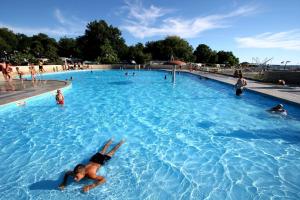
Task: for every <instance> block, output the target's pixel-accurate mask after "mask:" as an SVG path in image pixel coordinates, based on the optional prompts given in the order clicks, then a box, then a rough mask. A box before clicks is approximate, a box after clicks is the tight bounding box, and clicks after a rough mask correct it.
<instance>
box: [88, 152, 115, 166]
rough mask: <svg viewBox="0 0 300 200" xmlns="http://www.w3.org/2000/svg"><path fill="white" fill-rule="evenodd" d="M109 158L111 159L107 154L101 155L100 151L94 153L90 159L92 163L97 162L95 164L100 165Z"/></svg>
mask: <svg viewBox="0 0 300 200" xmlns="http://www.w3.org/2000/svg"><path fill="white" fill-rule="evenodd" d="M110 159H111V157H110V156H108V155H103V154H101V153H96V154H95V155H93V156H92V158H91V159H90V161H91V162H94V163H97V164H100V165H104V164H105V163H106V162H107V161H109V160H110Z"/></svg>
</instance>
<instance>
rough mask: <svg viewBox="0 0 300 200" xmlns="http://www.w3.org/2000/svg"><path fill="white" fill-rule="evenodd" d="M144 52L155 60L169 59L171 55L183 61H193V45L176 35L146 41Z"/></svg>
mask: <svg viewBox="0 0 300 200" xmlns="http://www.w3.org/2000/svg"><path fill="white" fill-rule="evenodd" d="M145 52H147V53H150V54H151V56H152V58H153V59H155V60H170V58H171V56H173V57H174V58H176V59H180V60H184V61H190V62H192V61H194V55H193V47H192V46H191V45H190V44H189V43H188V42H187V41H186V40H184V39H181V38H180V37H178V36H169V37H166V38H165V39H164V40H158V41H152V42H147V43H146V47H145Z"/></svg>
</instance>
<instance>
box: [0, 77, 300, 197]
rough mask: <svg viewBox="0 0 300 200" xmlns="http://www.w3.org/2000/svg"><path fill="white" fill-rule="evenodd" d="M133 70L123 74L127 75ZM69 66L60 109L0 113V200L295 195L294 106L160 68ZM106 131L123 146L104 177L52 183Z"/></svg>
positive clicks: (299, 173) (299, 119)
mask: <svg viewBox="0 0 300 200" xmlns="http://www.w3.org/2000/svg"><path fill="white" fill-rule="evenodd" d="M131 73H132V71H130V74H131ZM136 74H137V75H136V76H134V77H133V76H128V77H126V76H124V71H94V72H93V73H90V72H86V71H85V72H76V73H75V72H71V73H64V74H56V75H47V76H45V78H47V79H61V80H64V79H66V78H70V76H72V77H73V84H72V87H71V88H69V89H66V90H65V91H64V95H65V102H66V105H65V106H64V107H60V106H57V105H56V104H55V101H54V96H53V94H52V95H46V96H44V97H41V98H37V99H33V100H31V101H29V102H27V105H26V106H25V107H12V108H6V109H3V108H2V109H1V110H0V130H1V140H0V151H1V153H0V162H1V165H0V172H1V175H0V194H1V196H0V199H61V200H63V199H151V200H152V199H197V200H198V199H217V200H220V199H238V200H240V199H271V198H273V199H300V108H299V107H296V106H293V105H286V104H285V105H286V108H287V109H288V111H289V116H288V117H279V116H274V115H271V114H269V113H268V112H266V111H265V110H266V109H268V108H269V107H272V106H274V105H275V104H277V103H281V102H280V101H278V100H275V99H271V98H267V97H265V96H261V95H258V94H255V93H250V92H246V93H245V95H244V96H242V97H235V95H234V91H233V88H232V86H228V85H224V84H221V83H218V82H215V81H211V80H204V79H199V78H198V77H196V76H192V75H187V74H180V75H178V76H177V79H176V80H177V82H176V85H173V84H171V80H170V79H171V76H170V75H168V77H167V78H168V79H167V80H164V75H165V74H166V73H165V72H158V71H136ZM110 137H114V143H113V145H115V144H116V143H117V142H118V141H119V140H120V139H122V138H125V139H126V143H125V144H124V145H123V146H122V147H121V148H120V149H119V151H118V152H117V153H116V154H115V156H114V157H113V158H112V159H111V160H110V161H109V163H108V164H107V165H105V166H104V167H103V168H101V170H100V171H99V172H98V174H99V175H103V176H105V177H106V179H107V182H106V183H105V184H104V185H101V186H98V187H97V188H95V189H93V190H91V191H90V192H89V193H87V194H84V193H82V192H81V188H82V187H83V186H84V184H87V183H90V181H83V183H79V184H78V183H74V182H71V181H70V185H69V186H68V187H67V188H66V190H65V191H63V192H61V191H59V190H57V186H58V184H59V182H60V181H61V179H62V176H63V173H64V172H65V171H66V170H69V169H73V168H74V166H75V165H76V164H77V163H80V162H85V161H87V160H88V159H89V158H90V157H91V156H92V155H93V154H94V153H95V152H97V151H99V150H100V148H101V146H102V145H103V144H104V143H105V141H107V140H108V139H109V138H110Z"/></svg>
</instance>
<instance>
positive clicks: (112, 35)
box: [78, 20, 126, 60]
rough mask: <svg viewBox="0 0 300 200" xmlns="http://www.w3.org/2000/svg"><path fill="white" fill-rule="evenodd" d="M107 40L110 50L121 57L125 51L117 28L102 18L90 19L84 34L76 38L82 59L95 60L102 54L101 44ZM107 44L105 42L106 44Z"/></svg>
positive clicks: (124, 45)
mask: <svg viewBox="0 0 300 200" xmlns="http://www.w3.org/2000/svg"><path fill="white" fill-rule="evenodd" d="M106 41H109V45H110V46H111V48H112V50H113V51H114V52H116V54H117V56H120V57H123V56H124V55H125V53H126V44H125V41H124V39H123V38H122V37H121V31H120V30H119V29H118V28H115V27H113V26H111V25H110V26H109V25H108V24H107V23H106V22H105V21H104V20H100V21H92V22H90V23H89V24H88V25H87V28H86V30H85V34H84V35H83V36H82V37H79V38H78V44H79V47H80V51H81V53H82V56H83V58H84V59H88V60H95V59H96V58H97V57H99V56H101V55H105V54H103V52H102V51H103V49H105V48H101V46H102V45H104V44H105V42H106ZM106 45H107V44H106Z"/></svg>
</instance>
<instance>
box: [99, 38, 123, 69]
mask: <svg viewBox="0 0 300 200" xmlns="http://www.w3.org/2000/svg"><path fill="white" fill-rule="evenodd" d="M100 49H101V55H100V56H98V58H97V61H98V62H100V63H103V64H113V63H117V62H118V61H119V59H118V54H117V53H116V52H115V51H114V49H113V48H112V45H111V44H110V42H109V41H108V40H106V41H105V42H104V44H103V45H102V46H101V47H100Z"/></svg>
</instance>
